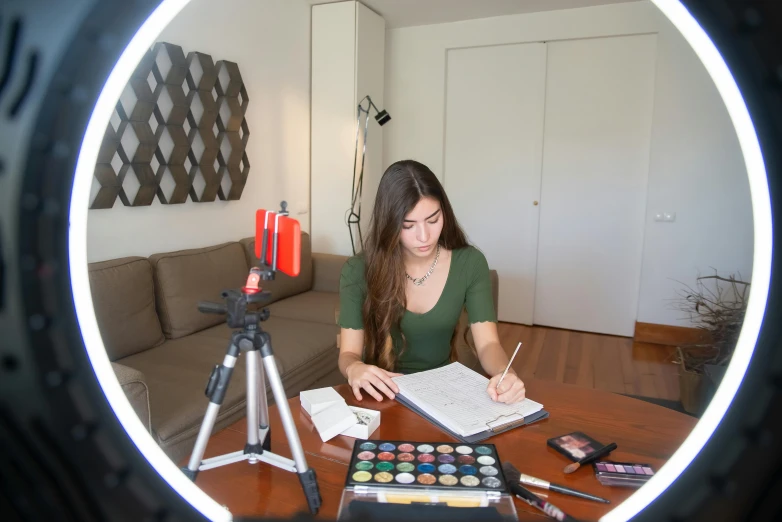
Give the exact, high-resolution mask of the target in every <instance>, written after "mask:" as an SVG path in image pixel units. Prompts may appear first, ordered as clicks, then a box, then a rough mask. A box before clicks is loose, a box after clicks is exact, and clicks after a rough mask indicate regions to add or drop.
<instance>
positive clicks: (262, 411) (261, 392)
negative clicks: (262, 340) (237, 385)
mask: <svg viewBox="0 0 782 522" xmlns="http://www.w3.org/2000/svg"><path fill="white" fill-rule="evenodd" d="M256 363H257V364H256V368H257V371H258V425H257V427H258V440H259V441H260V443H261V444H264V443H265V442H266V438H267V437H268V436H269V429H270V426H269V403H268V401H267V400H266V379H265V378H264V373H265V372H264V369H263V360H262V359H261V357H256ZM270 442H271V441H270ZM266 449H268V450H271V445H270V444H269V445H267V446H266Z"/></svg>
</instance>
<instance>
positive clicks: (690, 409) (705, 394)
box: [679, 364, 715, 416]
mask: <svg viewBox="0 0 782 522" xmlns="http://www.w3.org/2000/svg"><path fill="white" fill-rule="evenodd" d="M714 390H715V387H714V385H713V384H712V383H711V381H710V379H709V378H708V377H706V376H705V375H703V374H701V373H695V372H691V371H689V370H686V369H685V368H684V364H680V365H679V394H680V397H681V402H682V407H683V408H684V411H686V412H687V413H690V414H692V415H697V416H700V415H701V414H702V413H703V412H704V410H705V409H706V406H708V405H709V402H711V398H712V397H713V396H714Z"/></svg>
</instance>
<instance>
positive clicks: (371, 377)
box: [345, 362, 402, 401]
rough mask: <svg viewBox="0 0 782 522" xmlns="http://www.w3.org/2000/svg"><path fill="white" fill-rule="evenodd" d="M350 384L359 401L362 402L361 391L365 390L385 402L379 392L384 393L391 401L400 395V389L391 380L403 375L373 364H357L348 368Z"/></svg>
mask: <svg viewBox="0 0 782 522" xmlns="http://www.w3.org/2000/svg"><path fill="white" fill-rule="evenodd" d="M345 373H347V374H348V384H350V387H351V388H353V395H355V396H356V399H357V400H359V401H360V400H362V397H361V390H362V389H363V390H364V391H366V392H367V393H368V394H370V395H371V396H372V397H374V398H375V399H377V400H378V401H382V400H383V396H382V395H381V394H380V393H378V391H380V392H382V393H384V394H385V395H386V396H387V397H388V398H389V399H392V400H393V399H394V394H396V393H399V387H398V386H397V385H396V384H395V383H394V381H392V380H391V378H392V377H399V376H400V375H402V374H401V373H394V372H389V371H386V370H383V369H382V368H378V367H377V366H373V365H371V364H364V363H362V362H355V363H353V364H351V365H350V366H348V367H347V370H346V372H345Z"/></svg>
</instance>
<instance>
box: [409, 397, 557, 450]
mask: <svg viewBox="0 0 782 522" xmlns="http://www.w3.org/2000/svg"><path fill="white" fill-rule="evenodd" d="M396 400H397V401H399V403H400V404H402V405H404V406H405V407H407V408H409V409H411V410H413V411H414V412H416V413H417V414H418V415H420V416H421V417H423V418H425V419H426V420H428V421H429V422H431V423H432V424H434V425H435V426H437V427H438V428H440V429H441V430H443V431H444V432H446V433H447V434H448V435H450V436H451V437H453V438H455V439H458V440H460V441H461V442H466V443H467V444H475V443H476V442H481V441H484V440H486V439H488V438H489V437H493V436H494V435H499V434H500V433H505V432H506V431H510V430H512V429H513V428H519V427H521V426H528V425H530V424H532V423H534V422H537V421H540V420H543V419H546V418H548V416H549V413H548V412H547V411H546V410H540V411H538V412H536V413H533V414H532V415H527V416H526V417H524V420H520V421H518V422H514V423H511V424H506V425H503V426H500V427H498V428H494V429H488V430H486V431H481V432H479V433H475V434H473V435H469V436H467V437H462V436H461V435H459V434H458V433H454V432H453V431H451V430H450V429H448V428H446V427H445V426H443V425H442V424H440V423H439V422H437V421H436V420H435V419H434V418H432V417H430V416H429V415H427V414H426V413H424V412H423V411H421V410H420V409H419V408H417V407H416V406H415V405H414V404H413V403H412V402H410V401H409V400H407V399H406V398H405V397H404V396H402V395H400V394H397V395H396Z"/></svg>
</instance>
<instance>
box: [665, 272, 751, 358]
mask: <svg viewBox="0 0 782 522" xmlns="http://www.w3.org/2000/svg"><path fill="white" fill-rule="evenodd" d="M714 272H715V273H714V275H708V276H701V277H698V278H697V279H696V280H695V281H696V282H695V288H691V287H690V286H688V285H685V284H682V286H683V287H684V288H683V289H682V290H680V291H679V292H677V294H678V298H677V299H676V300H675V301H674V302H675V305H674V308H675V309H677V310H680V311H682V312H685V313H686V314H688V318H689V319H690V321H691V322H692V324H693V325H694V326H695V327H696V328H698V329H700V330H703V333H704V335H703V340H702V341H701V342H698V343H692V344H686V345H682V346H679V347H678V348H677V352H678V360H677V361H675V362H677V363H682V364H683V366H684V369H685V370H687V371H691V372H695V373H703V371H704V365H706V364H714V365H726V364H728V362H729V361H730V358H731V357H732V356H733V350H734V348H735V347H736V341H737V340H738V337H739V332H740V331H741V325H742V323H743V322H744V314H745V313H746V311H747V301H748V299H749V295H748V294H749V287H750V283H747V282H745V281H742V280H740V279H738V278H737V277H736V276H735V275H734V274H730V275H729V276H728V277H721V276H719V275H718V274H717V271H716V270H715V271H714ZM738 277H741V274H739V276H738Z"/></svg>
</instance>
